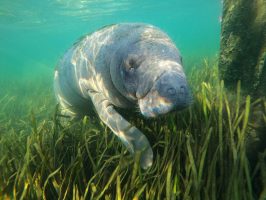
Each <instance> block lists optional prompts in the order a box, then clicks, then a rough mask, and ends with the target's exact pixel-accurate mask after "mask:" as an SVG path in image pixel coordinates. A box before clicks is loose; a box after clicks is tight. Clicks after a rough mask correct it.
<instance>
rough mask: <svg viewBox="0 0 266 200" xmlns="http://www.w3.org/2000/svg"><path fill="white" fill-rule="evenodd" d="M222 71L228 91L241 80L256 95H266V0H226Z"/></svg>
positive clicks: (223, 25)
mask: <svg viewBox="0 0 266 200" xmlns="http://www.w3.org/2000/svg"><path fill="white" fill-rule="evenodd" d="M219 71H220V76H221V79H223V80H224V82H225V85H226V87H227V88H234V87H235V86H236V84H237V81H238V80H240V81H241V85H242V89H244V90H245V91H246V92H247V93H249V94H251V95H252V96H255V97H259V96H265V95H266V0H252V1H248V0H234V1H232V0H224V3H223V18H222V33H221V52H220V59H219Z"/></svg>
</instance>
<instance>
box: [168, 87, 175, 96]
mask: <svg viewBox="0 0 266 200" xmlns="http://www.w3.org/2000/svg"><path fill="white" fill-rule="evenodd" d="M167 93H168V94H169V95H175V94H176V90H175V89H174V88H168V89H167Z"/></svg>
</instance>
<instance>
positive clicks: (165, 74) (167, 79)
mask: <svg viewBox="0 0 266 200" xmlns="http://www.w3.org/2000/svg"><path fill="white" fill-rule="evenodd" d="M181 63H182V62H181V58H180V57H179V59H175V60H174V59H167V58H166V59H164V58H163V59H161V58H160V59H159V58H156V57H149V56H144V55H135V54H129V55H128V56H127V57H126V59H125V60H124V62H123V63H122V64H121V66H120V75H121V81H122V83H123V85H124V88H125V90H126V92H127V96H128V98H131V99H133V100H135V101H137V103H138V106H139V108H140V111H141V113H142V114H143V115H144V116H145V117H157V116H159V115H162V114H166V113H168V112H170V111H173V110H182V109H184V108H186V107H188V106H189V105H190V104H191V102H192V96H191V93H190V89H189V87H188V84H187V81H186V76H185V74H184V72H183V67H182V64H181Z"/></svg>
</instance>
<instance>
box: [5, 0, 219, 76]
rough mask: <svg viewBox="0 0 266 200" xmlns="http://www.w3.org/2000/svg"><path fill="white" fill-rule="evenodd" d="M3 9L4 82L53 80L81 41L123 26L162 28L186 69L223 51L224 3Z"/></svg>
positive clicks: (123, 1)
mask: <svg viewBox="0 0 266 200" xmlns="http://www.w3.org/2000/svg"><path fill="white" fill-rule="evenodd" d="M0 5H1V6H0V41H1V45H0V74H1V75H0V78H1V79H2V80H5V79H6V78H7V81H9V80H12V79H13V78H14V79H17V78H18V77H19V78H21V77H26V78H27V79H30V78H31V77H34V76H38V75H42V76H43V74H46V75H47V74H49V75H50V74H52V71H53V68H54V66H55V65H56V63H57V61H58V60H59V58H60V56H62V55H63V53H64V52H65V50H66V49H67V48H69V47H70V46H71V45H72V44H73V42H75V41H76V40H77V39H78V38H79V37H80V36H82V35H84V34H86V33H89V32H93V31H94V30H96V29H98V28H100V27H102V26H104V25H107V24H113V23H119V22H145V23H151V24H153V25H155V26H158V27H160V28H161V29H162V30H164V31H165V32H167V33H168V34H169V35H170V37H171V38H172V39H173V40H174V42H175V43H176V45H177V47H178V48H179V49H180V51H181V53H182V54H183V58H184V61H185V63H186V65H185V68H190V67H191V66H192V65H193V64H194V63H197V62H200V61H201V60H202V59H203V58H209V57H214V56H216V55H217V53H218V49H219V34H220V21H219V19H220V16H221V1H220V0H190V1H188V0H167V1H151V0H146V1H139V0H131V1H130V0H119V1H118V0H117V1H114V0H102V1H96V0H93V1H85V0H42V1H36V0H21V1H19V0H14V1H10V0H1V3H0ZM14 75H15V76H14ZM48 77H49V76H48Z"/></svg>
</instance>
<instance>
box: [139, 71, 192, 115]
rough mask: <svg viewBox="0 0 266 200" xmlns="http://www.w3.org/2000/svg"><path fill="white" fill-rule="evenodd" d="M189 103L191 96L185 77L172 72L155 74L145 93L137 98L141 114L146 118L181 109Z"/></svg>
mask: <svg viewBox="0 0 266 200" xmlns="http://www.w3.org/2000/svg"><path fill="white" fill-rule="evenodd" d="M191 103H192V96H191V93H190V90H189V88H188V86H187V82H186V80H185V77H183V76H180V75H178V74H175V73H173V72H163V73H161V74H160V75H159V76H157V77H156V79H155V81H154V82H153V85H152V87H151V88H150V89H149V90H148V91H146V95H144V96H143V97H142V98H139V99H138V106H139V108H140V111H141V113H142V115H143V116H145V117H148V118H149V117H157V116H159V115H164V114H167V113H169V112H171V111H179V110H183V109H184V108H186V107H188V106H189V105H190V104H191Z"/></svg>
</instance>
